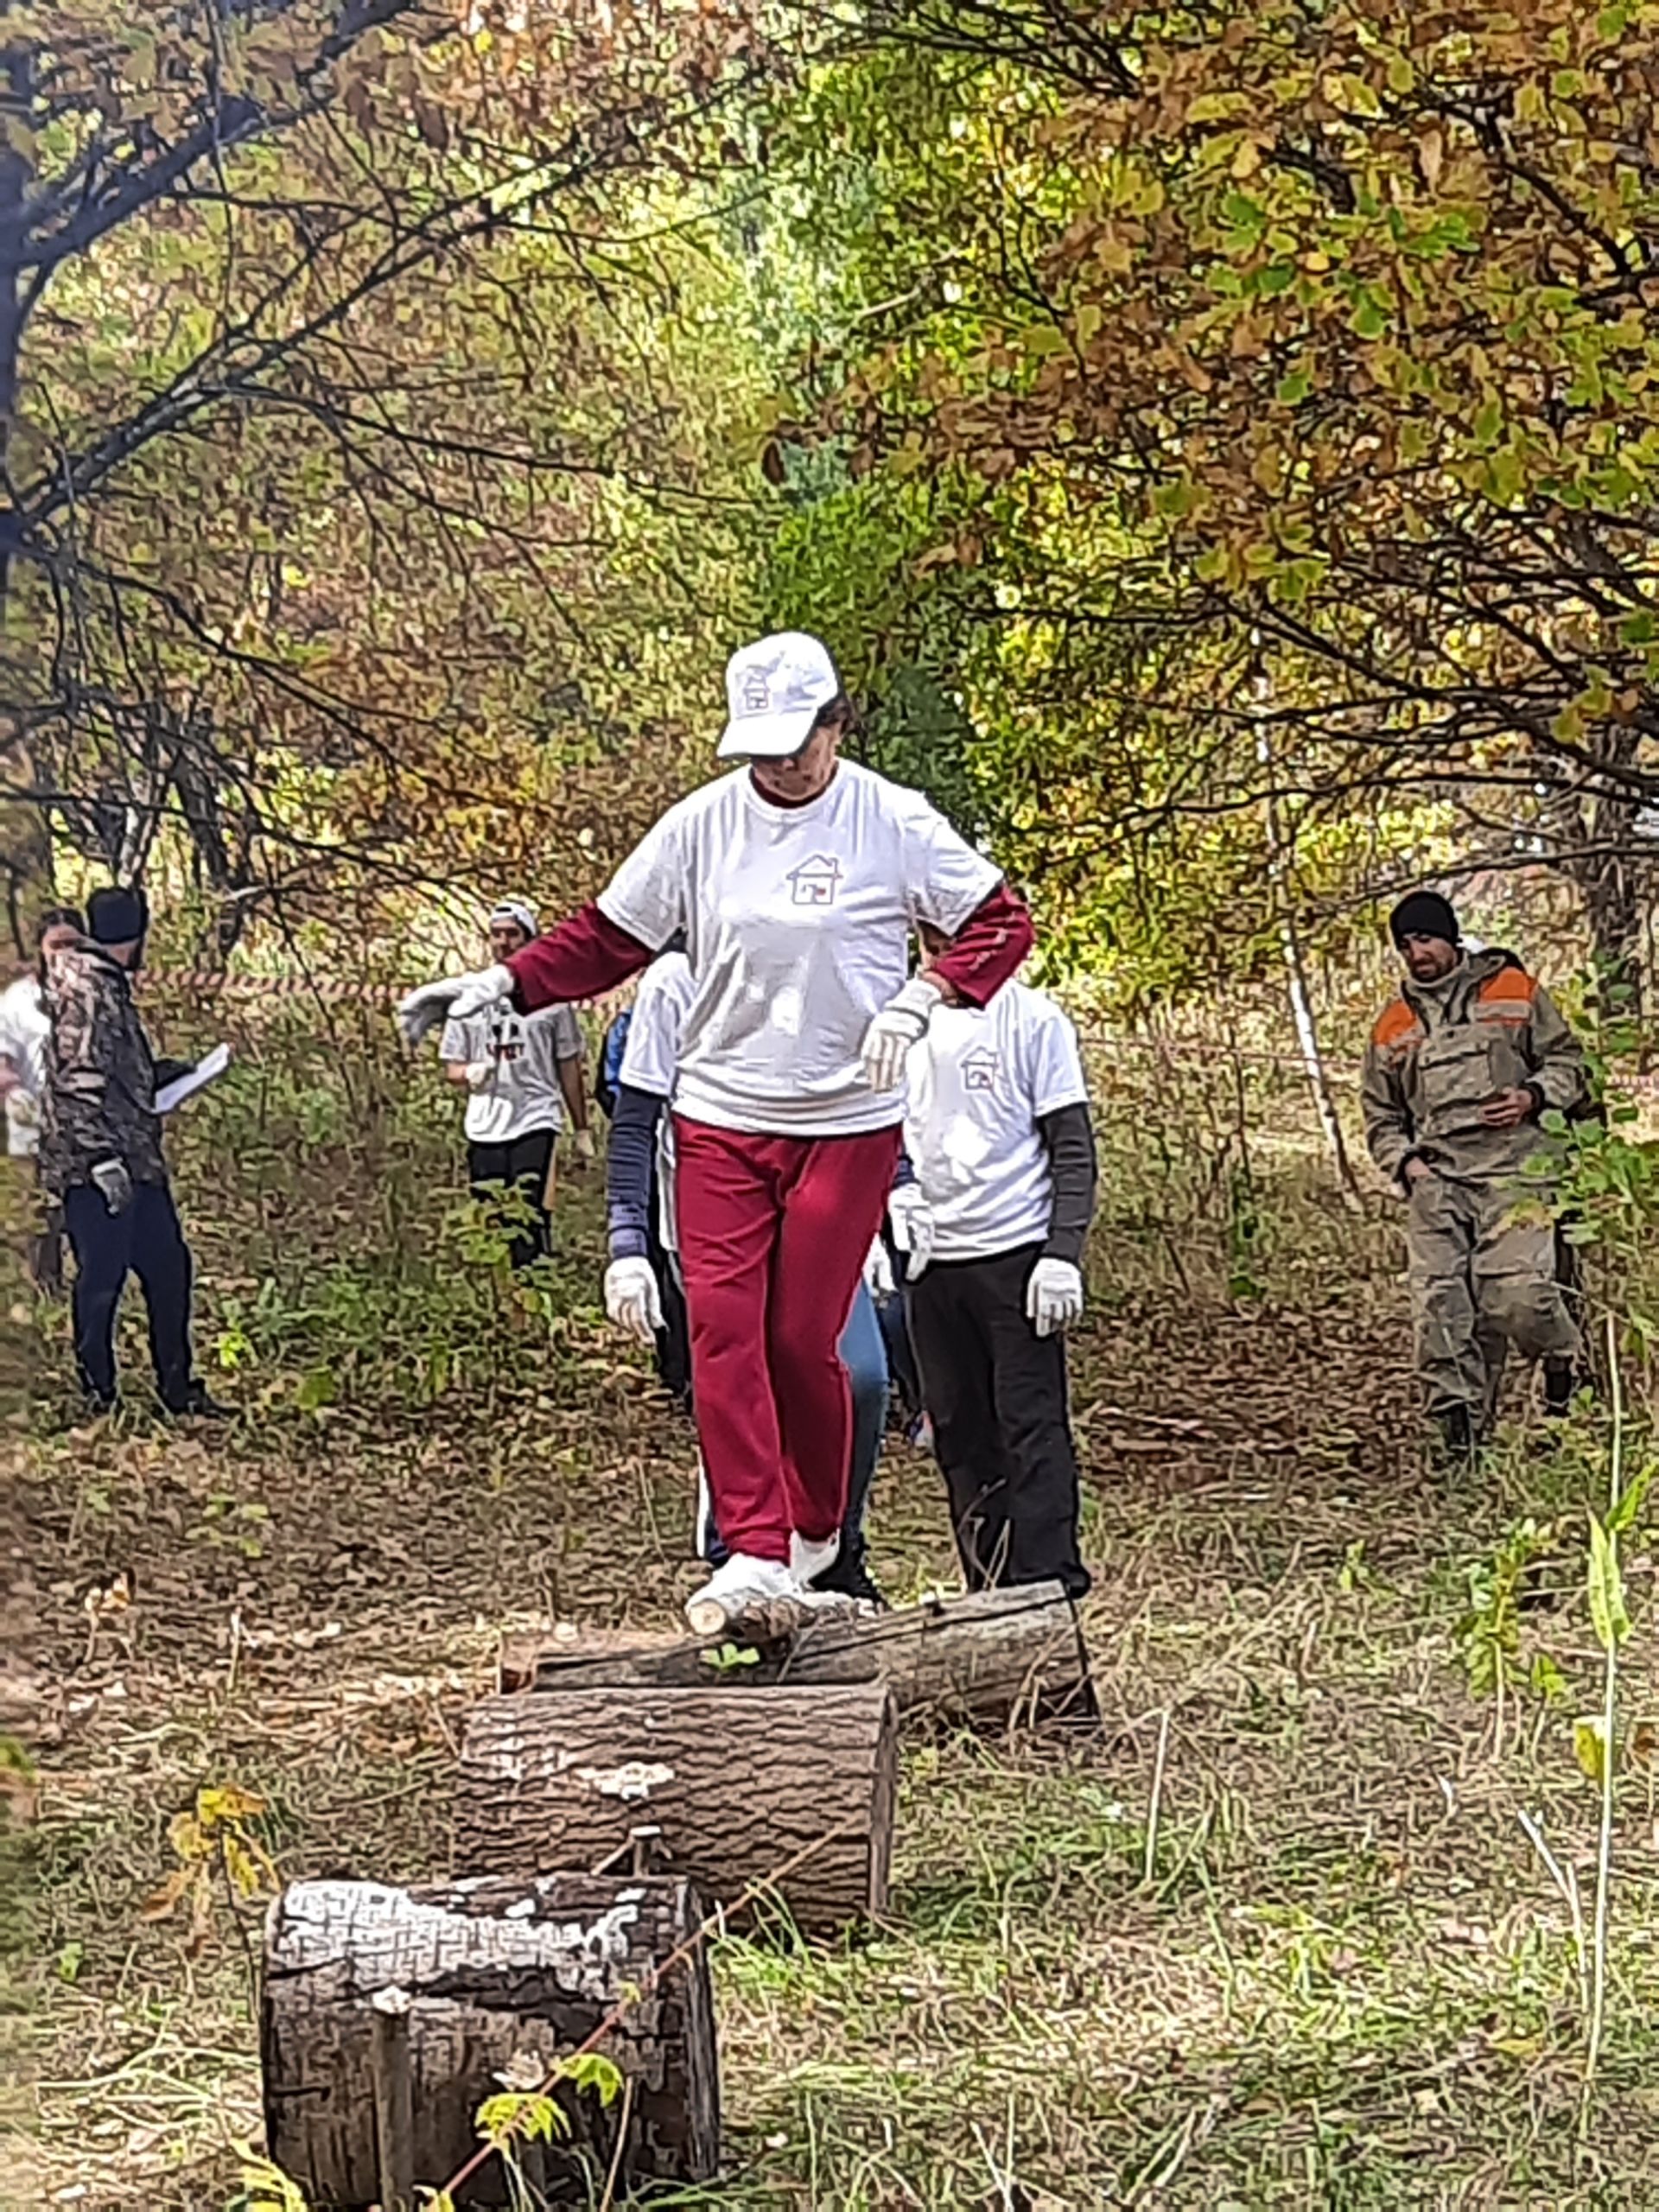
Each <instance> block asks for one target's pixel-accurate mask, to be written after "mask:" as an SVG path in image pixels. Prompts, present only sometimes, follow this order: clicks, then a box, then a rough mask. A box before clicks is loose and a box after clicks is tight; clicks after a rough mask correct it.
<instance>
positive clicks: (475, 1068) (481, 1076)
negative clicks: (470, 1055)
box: [467, 1060, 495, 1090]
mask: <svg viewBox="0 0 1659 2212" xmlns="http://www.w3.org/2000/svg"><path fill="white" fill-rule="evenodd" d="M494 1081H495V1062H494V1061H493V1060H468V1061H467V1090H488V1089H489V1087H490V1085H491V1084H493V1082H494Z"/></svg>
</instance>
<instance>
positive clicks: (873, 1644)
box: [500, 1582, 1098, 1727]
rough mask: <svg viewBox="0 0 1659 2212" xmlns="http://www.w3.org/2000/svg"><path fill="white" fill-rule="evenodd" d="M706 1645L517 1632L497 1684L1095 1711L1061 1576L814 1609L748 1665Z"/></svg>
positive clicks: (992, 1718)
mask: <svg viewBox="0 0 1659 2212" xmlns="http://www.w3.org/2000/svg"><path fill="white" fill-rule="evenodd" d="M713 1648H715V1649H717V1648H718V1647H713ZM709 1649H711V1647H710V1646H709V1645H708V1644H705V1643H701V1642H699V1641H698V1640H696V1638H692V1639H690V1641H681V1642H677V1643H650V1642H645V1641H639V1640H636V1641H632V1642H626V1643H614V1644H612V1645H610V1646H608V1647H603V1648H596V1647H594V1646H593V1645H591V1644H590V1645H588V1646H586V1647H583V1646H577V1645H569V1644H556V1643H547V1642H546V1641H545V1640H544V1639H540V1638H537V1639H534V1640H531V1639H520V1640H519V1641H518V1643H515V1644H513V1645H511V1646H508V1647H504V1649H503V1651H502V1656H501V1670H500V1683H501V1688H502V1689H503V1690H504V1691H512V1690H523V1689H537V1690H561V1691H563V1690H576V1689H601V1688H606V1687H607V1686H609V1687H613V1688H634V1689H692V1688H705V1689H707V1688H719V1689H722V1690H729V1689H740V1690H741V1689H755V1688H760V1687H762V1686H764V1685H766V1684H774V1683H785V1682H787V1683H793V1684H795V1685H796V1686H797V1687H803V1688H804V1686H806V1685H807V1684H809V1683H811V1684H817V1683H844V1682H886V1684H887V1687H888V1688H889V1689H891V1690H892V1692H893V1698H894V1700H895V1701H896V1703H897V1705H898V1707H899V1712H900V1713H901V1714H904V1715H905V1716H906V1717H909V1716H911V1715H921V1714H932V1715H935V1716H937V1717H938V1718H939V1719H944V1720H947V1721H965V1722H969V1723H971V1724H973V1725H974V1726H980V1727H1006V1726H1007V1725H1008V1724H1009V1723H1010V1722H1012V1721H1016V1720H1020V1719H1040V1720H1051V1721H1052V1720H1077V1721H1093V1720H1095V1719H1096V1718H1097V1717H1098V1715H1097V1709H1096V1704H1095V1695H1094V1687H1093V1684H1092V1682H1091V1681H1090V1673H1089V1654H1088V1652H1087V1650H1086V1649H1085V1648H1084V1641H1083V1630H1082V1627H1081V1625H1080V1624H1079V1622H1078V1619H1077V1609H1076V1607H1075V1606H1074V1605H1072V1604H1071V1600H1070V1599H1068V1598H1067V1596H1066V1594H1065V1590H1064V1589H1063V1588H1062V1587H1061V1586H1060V1585H1059V1584H1058V1582H1039V1583H1036V1584H1033V1585H1031V1586H1027V1587H1025V1588H1021V1589H1015V1590H979V1591H976V1592H973V1593H972V1594H971V1595H969V1596H968V1597H965V1598H947V1599H930V1600H929V1601H928V1602H927V1603H926V1604H925V1605H908V1606H906V1607H905V1608H904V1609H903V1611H898V1612H892V1613H875V1614H860V1613H845V1612H838V1613H835V1614H832V1615H825V1616H822V1617H820V1616H817V1615H808V1616H807V1617H806V1618H804V1619H801V1620H797V1621H791V1622H788V1623H785V1624H784V1632H783V1633H782V1634H781V1635H779V1636H776V1637H766V1636H764V1635H757V1636H756V1637H755V1640H754V1649H755V1650H756V1654H757V1656H756V1659H755V1662H754V1664H753V1665H752V1666H734V1667H727V1668H721V1669H716V1668H714V1667H711V1666H710V1664H709V1661H708V1659H707V1658H705V1656H704V1654H705V1652H706V1651H708V1650H709Z"/></svg>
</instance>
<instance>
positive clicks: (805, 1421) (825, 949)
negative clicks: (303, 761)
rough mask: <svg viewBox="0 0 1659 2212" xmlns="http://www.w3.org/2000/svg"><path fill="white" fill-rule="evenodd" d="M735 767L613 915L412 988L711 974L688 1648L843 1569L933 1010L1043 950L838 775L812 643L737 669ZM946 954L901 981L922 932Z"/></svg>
mask: <svg viewBox="0 0 1659 2212" xmlns="http://www.w3.org/2000/svg"><path fill="white" fill-rule="evenodd" d="M726 694H727V702H728V710H729V711H728V721H727V725H726V730H725V734H724V735H723V736H722V737H721V742H720V753H721V758H722V759H728V760H737V761H740V762H741V763H743V764H744V765H743V766H740V767H739V768H738V769H737V770H736V771H735V772H734V773H733V774H731V775H729V776H726V777H722V778H721V779H719V780H717V781H715V782H714V783H711V784H707V785H703V787H702V789H701V790H699V791H693V792H692V793H691V794H690V796H689V797H688V798H683V799H681V800H680V801H679V803H678V804H677V805H675V806H672V807H671V808H670V809H669V810H668V812H667V813H666V814H665V815H664V817H662V819H661V820H660V821H659V822H658V823H657V825H656V827H655V828H654V829H652V830H650V831H649V832H648V833H647V834H646V836H645V838H644V839H643V840H642V841H641V842H640V843H639V845H638V846H637V847H636V848H635V849H634V850H633V852H632V853H631V854H630V855H629V856H628V858H627V859H626V861H623V863H622V865H621V867H620V868H619V869H618V870H617V872H616V874H615V875H614V876H613V878H612V880H611V881H610V883H609V884H608V885H607V887H606V888H605V890H603V891H602V892H601V893H600V894H599V897H598V898H597V899H594V901H593V902H592V903H590V904H589V905H588V906H584V907H583V908H582V910H581V912H579V913H577V914H575V915H574V916H572V918H570V919H569V921H566V922H564V923H563V924H561V925H560V926H559V927H558V928H556V929H554V930H550V931H548V932H546V934H544V935H543V936H541V937H538V938H534V939H533V940H532V941H531V943H530V944H527V945H525V946H524V948H523V950H521V951H518V952H516V953H514V954H513V955H512V958H511V959H510V960H508V961H507V962H505V963H504V964H502V965H500V966H498V967H493V968H486V969H482V970H480V971H479V972H478V973H475V974H471V975H466V976H451V977H448V978H447V979H446V980H444V981H443V982H437V983H429V984H427V985H425V986H424V987H423V988H422V989H421V990H418V991H414V992H411V993H410V995H409V997H407V998H406V999H404V1001H403V1002H402V1004H401V1005H400V1007H398V1020H399V1024H400V1026H401V1027H402V1028H403V1030H404V1034H405V1035H406V1036H408V1037H410V1038H411V1039H413V1038H417V1037H418V1036H420V1035H421V1034H422V1033H423V1032H424V1030H425V1029H426V1028H427V1027H429V1026H430V1025H431V1024H432V1023H433V1022H434V1021H435V1020H436V1019H437V1018H438V1017H439V1015H440V1014H441V1013H442V1010H443V1009H444V1008H445V1007H447V1008H448V1013H449V1014H450V1015H451V1017H452V1018H456V1019H464V1018H465V1017H466V1016H467V1015H468V1014H475V1013H477V1012H479V1011H480V1010H481V1009H482V1008H484V1007H488V1006H492V1005H493V1004H495V1003H496V1001H498V1000H501V999H508V1000H510V1001H512V1004H513V1005H514V1006H516V1007H518V1008H519V1009H521V1010H522V1011H524V1012H526V1013H533V1012H534V1011H535V1010H536V1009H537V1007H543V1006H548V1005H552V1004H556V1003H557V1002H558V1001H568V1000H571V999H585V998H596V997H598V996H599V995H601V993H603V992H606V991H610V990H613V989H615V988H616V987H617V985H618V984H619V983H621V982H624V981H626V978H627V977H628V976H632V975H634V974H636V973H637V972H638V971H639V969H642V968H644V967H645V966H646V965H647V964H648V963H650V961H651V960H652V958H653V957H654V956H655V955H656V954H657V953H658V951H660V950H661V949H662V947H663V946H664V944H666V943H667V942H668V940H669V939H670V938H671V937H672V936H673V935H674V934H675V932H676V931H684V934H685V944H686V954H687V957H688V958H689V960H690V963H691V970H692V975H693V976H694V978H695V980H696V995H695V996H694V998H693V999H692V1001H691V1004H690V1007H689V1008H688V1009H687V1012H686V1015H685V1023H684V1029H683V1037H682V1051H681V1060H680V1067H679V1077H678V1084H677V1090H676V1092H675V1097H674V1128H675V1137H676V1147H675V1154H676V1166H675V1204H676V1211H677V1218H678V1225H679V1236H680V1260H681V1266H682V1268H683V1273H684V1276H685V1292H686V1304H687V1306H688V1309H689V1312H690V1322H691V1356H692V1365H693V1369H694V1371H695V1373H696V1423H697V1433H698V1441H699V1443H700V1444H701V1446H702V1459H703V1465H704V1468H705V1470H706V1472H707V1477H708V1482H709V1491H710V1493H711V1497H712V1501H713V1505H714V1512H715V1522H716V1525H717V1526H718V1528H719V1529H720V1532H721V1536H722V1537H723V1539H724V1540H725V1542H726V1544H727V1546H728V1557H727V1559H726V1560H725V1561H724V1563H723V1564H722V1565H721V1566H720V1567H717V1568H716V1569H715V1572H714V1573H713V1574H712V1575H711V1576H710V1577H709V1580H708V1581H707V1582H706V1583H705V1584H704V1585H703V1586H702V1588H701V1589H700V1590H698V1591H697V1592H696V1593H695V1594H694V1595H693V1597H692V1598H691V1599H690V1600H689V1601H688V1604H687V1606H686V1612H687V1615H688V1618H690V1622H691V1625H692V1627H693V1628H694V1629H696V1630H697V1632H698V1633H699V1634H708V1633H710V1632H711V1631H717V1630H718V1628H719V1625H720V1624H721V1622H723V1621H736V1620H738V1619H741V1617H742V1615H743V1614H744V1612H745V1611H747V1610H748V1609H749V1608H750V1607H752V1606H753V1605H756V1604H760V1603H765V1602H767V1601H770V1600H774V1599H801V1598H803V1597H804V1596H805V1594H806V1585H807V1583H808V1582H809V1581H810V1580H811V1579H812V1578H813V1577H814V1576H815V1575H817V1574H819V1573H822V1572H823V1570H824V1568H825V1567H828V1566H829V1565H830V1563H831V1562H832V1561H833V1560H834V1558H835V1556H836V1549H837V1548H838V1538H839V1531H840V1529H841V1525H842V1511H843V1508H844V1505H845V1503H846V1489H847V1479H848V1468H849V1440H850V1438H849V1429H850V1421H851V1408H850V1404H849V1390H848V1383H847V1375H846V1370H845V1369H844V1368H843V1367H842V1363H841V1361H840V1358H839V1357H838V1356H837V1352H836V1344H837V1342H838V1340H839V1338H840V1337H841V1334H842V1330H843V1329H844V1328H845V1326H846V1324H847V1319H848V1315H849V1313H850V1311H851V1309H852V1304H853V1298H854V1294H855V1291H856V1289H857V1287H858V1284H859V1280H860V1276H861V1270H862V1268H863V1265H864V1262H865V1258H866V1255H867V1254H868V1250H869V1248H870V1245H871V1243H872V1241H873V1240H874V1237H875V1235H876V1232H877V1230H879V1228H880V1223H881V1216H882V1210H883V1208H884V1206H885V1205H886V1204H887V1193H888V1191H889V1189H890V1188H891V1185H892V1183H893V1167H894V1164H895V1162H896V1160H897V1159H898V1154H899V1123H900V1122H901V1120H902V1118H903V1115H904V1093H903V1090H902V1084H903V1078H904V1071H905V1060H906V1053H907V1052H909V1050H910V1047H911V1046H912V1045H914V1044H915V1043H917V1042H918V1039H921V1038H922V1037H923V1036H925V1033H926V1031H927V1026H928V1023H929V1020H931V1017H932V1014H933V1013H934V1012H935V1010H936V1008H938V1007H939V1006H941V1005H942V1004H946V1003H957V1002H965V1003H967V1004H969V1005H973V1006H982V1005H983V1004H984V1003H985V1001H987V1000H988V999H989V998H990V997H991V996H992V995H993V994H994V993H995V991H996V990H997V989H998V988H999V987H1000V986H1001V984H1002V983H1004V982H1007V979H1008V978H1009V976H1012V975H1013V974H1014V970H1015V969H1017V968H1018V967H1019V966H1020V963H1021V961H1022V960H1023V959H1024V958H1025V957H1026V955H1027V952H1028V951H1029V950H1030V949H1031V944H1032V928H1031V918H1030V916H1029V915H1028V914H1027V911H1026V909H1025V906H1023V905H1022V904H1021V902H1020V899H1018V898H1016V897H1015V895H1014V893H1013V892H1012V891H1010V889H1009V888H1008V887H1007V884H1006V883H1005V882H1004V881H1003V880H1002V875H1001V870H1000V869H999V868H997V867H996V866H995V862H993V861H988V860H987V859H986V858H985V857H984V856H983V855H982V854H979V853H976V851H975V850H974V849H973V848H972V846H970V845H969V844H967V843H966V842H964V841H963V839H962V838H961V837H959V836H957V833H956V831H955V830H954V829H951V827H950V824H949V823H947V822H946V821H945V820H944V817H943V816H942V815H940V814H938V812H937V811H936V810H934V809H933V808H932V807H931V806H930V805H929V804H928V803H927V801H926V800H925V799H924V798H921V797H920V796H919V794H918V793H917V792H915V791H906V790H904V789H902V788H901V787H900V786H899V785H896V784H892V783H889V782H888V781H887V779H886V778H885V777H882V776H878V775H876V774H874V773H873V772H872V771H871V770H869V769H868V768H863V767H859V766H855V765H854V764H852V763H851V762H849V761H844V760H840V759H839V758H838V757H837V756H838V754H839V752H840V748H841V744H842V739H843V738H844V737H845V736H846V735H847V734H848V733H849V730H850V729H851V728H852V726H853V709H852V706H851V703H850V702H849V699H848V698H847V696H846V694H845V693H844V692H843V691H842V687H841V679H840V677H839V676H838V675H837V674H836V667H835V664H834V662H833V661H832V660H831V659H830V658H829V653H828V652H827V651H826V650H825V648H824V647H823V645H821V644H820V643H819V642H818V640H817V639H816V638H810V637H807V636H804V635H803V634H802V633H800V632H795V631H785V632H782V633H780V634H779V635H777V636H774V637H770V638H763V639H760V642H759V643H758V644H756V645H746V646H744V647H743V648H742V649H741V651H740V652H736V653H734V655H733V656H732V658H731V661H730V663H729V664H728V667H727V671H726ZM923 923H926V924H929V925H931V927H932V928H933V929H934V930H936V931H939V932H940V933H941V934H942V935H943V936H944V938H945V939H946V940H947V943H946V944H945V948H944V950H943V951H942V952H941V953H940V954H939V955H938V957H937V958H936V959H935V960H934V961H933V962H932V963H931V966H930V968H929V971H928V973H927V975H926V976H913V977H912V978H911V979H910V980H909V981H908V982H906V956H907V949H908V941H909V938H910V934H911V932H912V930H914V929H916V928H917V927H918V925H921V924H923Z"/></svg>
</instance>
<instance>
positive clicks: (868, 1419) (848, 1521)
mask: <svg viewBox="0 0 1659 2212" xmlns="http://www.w3.org/2000/svg"><path fill="white" fill-rule="evenodd" d="M839 1350H840V1352H841V1363H842V1366H843V1367H844V1368H845V1369H846V1370H847V1380H848V1382H849V1383H850V1384H851V1385H852V1391H853V1459H852V1465H851V1468H850V1469H849V1475H848V1483H847V1515H846V1518H845V1519H844V1520H843V1522H842V1529H841V1558H842V1560H843V1561H848V1562H854V1563H856V1562H858V1561H861V1560H862V1559H863V1557H864V1552H865V1542H864V1516H865V1515H866V1514H867V1513H868V1510H869V1503H870V1485H871V1484H872V1483H873V1482H874V1479H875V1463H876V1461H877V1460H878V1459H880V1456H881V1439H882V1436H883V1435H884V1434H885V1433H886V1430H887V1345H886V1344H885V1343H884V1341H883V1339H882V1335H881V1324H880V1320H879V1319H877V1317H876V1311H875V1300H874V1299H873V1298H872V1297H871V1296H870V1294H869V1288H868V1285H867V1284H864V1283H860V1285H859V1286H858V1295H857V1296H856V1297H855V1299H854V1300H853V1310H852V1312H851V1313H849V1316H848V1317H847V1326H846V1328H845V1329H844V1330H843V1331H842V1338H841V1344H840V1346H839ZM693 1387H694V1388H695V1381H694V1384H693ZM699 1533H700V1535H701V1538H702V1542H701V1547H700V1548H701V1550H702V1555H703V1557H704V1558H705V1559H706V1560H708V1562H709V1565H710V1566H711V1567H718V1566H720V1564H721V1561H722V1560H724V1559H725V1558H726V1556H727V1552H726V1547H725V1545H724V1544H723V1543H721V1540H720V1531H719V1530H718V1529H716V1528H715V1523H714V1516H713V1515H712V1514H711V1513H710V1512H709V1511H708V1510H707V1503H706V1501H705V1507H704V1513H703V1522H702V1529H701V1531H700V1532H699Z"/></svg>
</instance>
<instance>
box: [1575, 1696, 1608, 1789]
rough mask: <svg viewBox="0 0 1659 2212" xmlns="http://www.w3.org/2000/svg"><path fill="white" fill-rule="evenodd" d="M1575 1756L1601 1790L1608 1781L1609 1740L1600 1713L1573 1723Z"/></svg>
mask: <svg viewBox="0 0 1659 2212" xmlns="http://www.w3.org/2000/svg"><path fill="white" fill-rule="evenodd" d="M1573 1757H1574V1758H1576V1759H1577V1760H1578V1763H1579V1764H1580V1766H1581V1767H1582V1768H1583V1769H1584V1770H1585V1772H1586V1775H1588V1776H1589V1777H1590V1779H1591V1781H1592V1782H1593V1783H1595V1785H1596V1787H1597V1788H1598V1789H1599V1788H1600V1787H1601V1785H1602V1783H1603V1782H1604V1781H1605V1779H1606V1773H1607V1739H1606V1737H1605V1735H1604V1733H1603V1732H1602V1726H1601V1717H1600V1715H1599V1713H1598V1714H1597V1715H1596V1716H1595V1717H1594V1718H1593V1719H1579V1720H1575V1721H1574V1722H1573Z"/></svg>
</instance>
